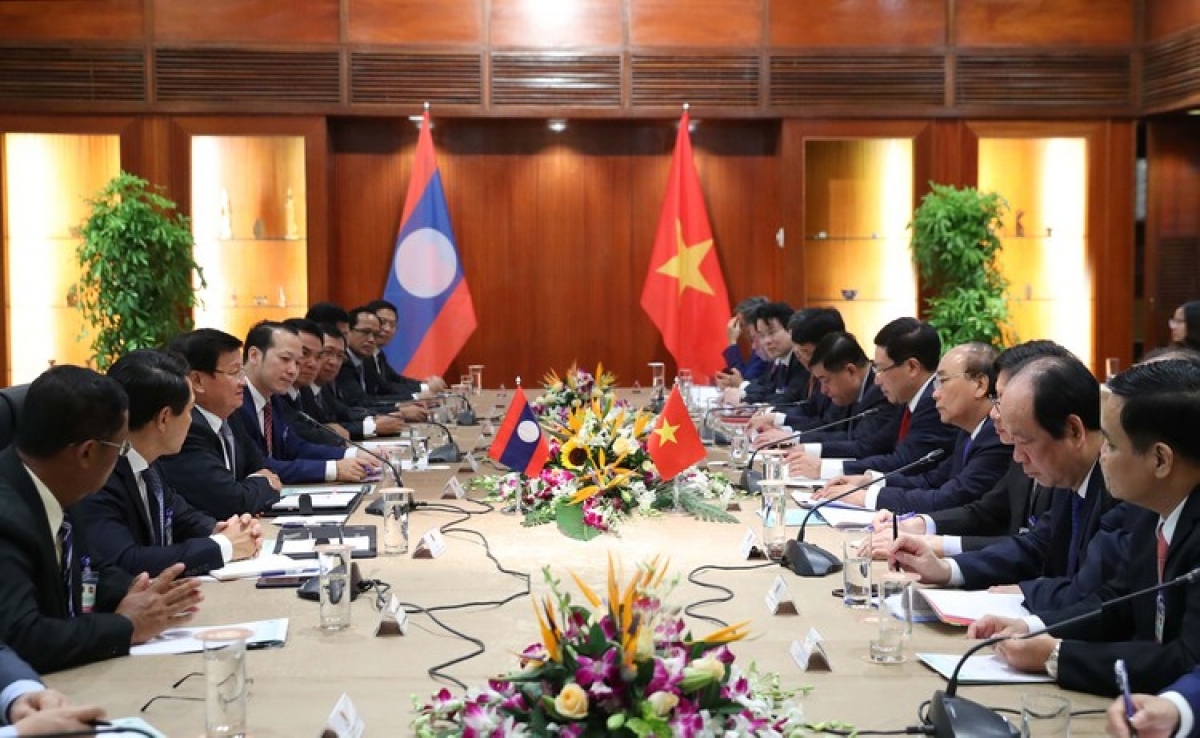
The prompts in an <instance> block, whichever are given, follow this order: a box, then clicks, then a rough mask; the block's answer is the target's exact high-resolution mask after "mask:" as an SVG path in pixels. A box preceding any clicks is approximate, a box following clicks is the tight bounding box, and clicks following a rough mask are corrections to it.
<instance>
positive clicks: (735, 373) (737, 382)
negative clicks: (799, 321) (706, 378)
mask: <svg viewBox="0 0 1200 738" xmlns="http://www.w3.org/2000/svg"><path fill="white" fill-rule="evenodd" d="M768 302H769V300H767V298H766V297H765V296H764V295H756V296H755V297H747V298H746V299H745V300H742V301H741V302H739V303H738V304H737V307H736V308H734V311H733V317H731V318H730V319H729V322H728V323H726V324H725V337H726V339H727V343H728V344H729V345H727V346H726V347H725V350H724V351H722V352H721V358H722V360H723V361H724V362H725V368H724V369H722V370H721V371H719V372H717V376H716V378H715V379H716V382H715V383H716V385H717V386H718V387H723V388H724V387H741V386H742V382H743V381H750V380H752V379H757V378H758V377H759V376H760V375H761V374H762V373H763V372H765V371H766V370H767V368H768V366H769V365H768V364H767V361H766V360H765V359H764V358H763V356H762V353H761V351H760V350H759V345H758V337H757V336H756V335H755V333H754V311H755V310H757V309H758V308H759V306H761V305H766V304H767V303H768ZM743 343H748V344H749V345H750V354H749V356H747V357H745V358H743V356H742V344H743Z"/></svg>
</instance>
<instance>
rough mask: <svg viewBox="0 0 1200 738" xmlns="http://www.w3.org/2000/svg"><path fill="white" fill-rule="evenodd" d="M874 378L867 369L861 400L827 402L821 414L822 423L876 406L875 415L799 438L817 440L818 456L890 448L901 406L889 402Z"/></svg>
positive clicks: (853, 455) (851, 455)
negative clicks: (822, 415) (846, 402)
mask: <svg viewBox="0 0 1200 738" xmlns="http://www.w3.org/2000/svg"><path fill="white" fill-rule="evenodd" d="M874 377H875V372H874V370H869V371H868V372H867V376H866V379H864V380H863V381H864V382H866V383H867V389H866V391H865V392H863V395H862V399H859V400H855V401H854V402H853V403H851V404H850V405H849V406H848V407H838V406H837V405H834V404H833V403H832V402H831V403H829V410H828V411H827V412H826V416H825V417H822V423H828V422H831V421H833V420H841V419H844V418H852V417H854V416H855V415H858V414H859V413H861V412H863V411H865V410H870V409H872V408H878V410H877V411H876V412H875V413H874V414H872V415H868V416H867V417H865V418H862V419H860V420H855V421H853V422H850V423H847V424H845V425H840V426H836V427H834V428H830V429H829V430H824V431H818V432H815V433H808V434H806V435H805V436H804V437H803V438H801V439H800V440H801V441H802V442H805V443H808V442H819V443H820V444H821V455H822V456H827V457H829V458H853V459H856V458H859V457H862V456H872V455H874V454H877V453H883V452H886V451H890V450H892V448H894V447H895V445H896V434H897V432H898V431H899V429H900V413H901V412H902V408H901V407H900V406H899V405H893V404H892V403H890V402H888V400H887V398H886V397H884V395H883V390H881V389H880V388H879V385H877V384H875V381H874Z"/></svg>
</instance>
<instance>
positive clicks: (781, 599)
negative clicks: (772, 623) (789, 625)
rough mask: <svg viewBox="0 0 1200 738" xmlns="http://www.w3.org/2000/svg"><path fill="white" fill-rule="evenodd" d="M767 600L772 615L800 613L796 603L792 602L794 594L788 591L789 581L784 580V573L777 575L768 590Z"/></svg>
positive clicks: (768, 609)
mask: <svg viewBox="0 0 1200 738" xmlns="http://www.w3.org/2000/svg"><path fill="white" fill-rule="evenodd" d="M766 602H767V611H768V612H770V613H771V614H772V615H799V614H800V611H799V610H797V609H796V603H795V602H792V595H791V594H790V593H789V592H788V586H787V582H785V581H784V580H783V576H782V575H776V577H775V581H774V582H773V583H772V584H771V589H769V590H767V598H766Z"/></svg>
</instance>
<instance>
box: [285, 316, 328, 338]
mask: <svg viewBox="0 0 1200 738" xmlns="http://www.w3.org/2000/svg"><path fill="white" fill-rule="evenodd" d="M283 324H284V325H285V326H287V327H288V328H292V329H294V330H295V331H296V333H307V334H308V335H310V336H316V337H317V340H318V341H320V340H322V339H323V338H324V337H325V330H324V329H323V328H321V326H320V325H318V324H317V322H316V321H315V320H309V319H308V318H288V319H287V320H285V321H283Z"/></svg>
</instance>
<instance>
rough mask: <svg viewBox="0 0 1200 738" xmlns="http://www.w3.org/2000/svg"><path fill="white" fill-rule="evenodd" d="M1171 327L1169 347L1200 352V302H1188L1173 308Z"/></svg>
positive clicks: (1169, 323)
mask: <svg viewBox="0 0 1200 738" xmlns="http://www.w3.org/2000/svg"><path fill="white" fill-rule="evenodd" d="M1167 325H1169V326H1170V327H1171V345H1172V346H1183V347H1185V348H1190V349H1192V350H1193V351H1200V300H1189V301H1188V302H1185V303H1183V304H1182V305H1180V306H1179V307H1177V308H1175V315H1173V316H1172V317H1171V320H1170V321H1168V323H1167Z"/></svg>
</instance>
